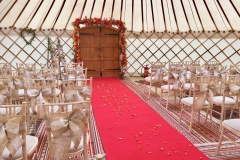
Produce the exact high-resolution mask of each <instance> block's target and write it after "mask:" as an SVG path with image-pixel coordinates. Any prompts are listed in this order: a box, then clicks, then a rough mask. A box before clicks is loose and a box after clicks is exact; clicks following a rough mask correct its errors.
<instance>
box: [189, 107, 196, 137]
mask: <svg viewBox="0 0 240 160" xmlns="http://www.w3.org/2000/svg"><path fill="white" fill-rule="evenodd" d="M194 113H195V110H194V108H193V106H192V114H191V120H190V125H189V132H190V133H191V132H192V124H193V119H194Z"/></svg>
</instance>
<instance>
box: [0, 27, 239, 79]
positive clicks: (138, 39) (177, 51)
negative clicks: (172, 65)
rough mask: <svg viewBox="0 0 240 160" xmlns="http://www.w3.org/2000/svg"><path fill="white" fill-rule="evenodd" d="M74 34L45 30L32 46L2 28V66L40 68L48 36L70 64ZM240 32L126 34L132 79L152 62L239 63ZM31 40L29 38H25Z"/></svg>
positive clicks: (13, 31)
mask: <svg viewBox="0 0 240 160" xmlns="http://www.w3.org/2000/svg"><path fill="white" fill-rule="evenodd" d="M71 35H72V31H66V30H64V31H63V30H61V31H60V30H58V31H55V30H45V31H40V30H37V31H36V38H35V39H34V41H33V42H32V44H31V45H26V43H25V42H24V40H23V39H22V38H21V37H20V30H19V29H12V28H6V29H5V28H2V29H1V30H0V56H1V57H0V63H5V62H9V63H11V64H12V66H13V67H16V63H21V62H25V63H36V64H37V67H40V66H41V64H46V63H47V62H48V60H49V59H50V55H48V44H47V37H50V38H51V39H53V40H55V39H56V37H59V38H60V40H61V44H62V45H63V51H64V53H65V54H66V56H65V59H66V61H67V62H70V61H71V60H72V59H73V57H74V55H73V50H72V44H73V40H72V38H71ZM239 37H240V33H238V32H220V33H219V32H196V33H191V32H187V33H180V34H174V33H140V34H134V33H131V32H127V33H126V41H127V56H128V72H127V75H129V76H140V75H141V72H142V68H143V65H146V64H150V62H152V61H157V60H160V61H166V62H169V61H174V62H177V61H182V62H185V61H190V60H200V63H201V64H204V63H205V62H207V61H218V62H220V63H221V64H222V65H227V66H228V67H229V66H230V65H234V64H240V61H239V59H240V40H239ZM27 38H30V37H29V36H28V35H26V39H27Z"/></svg>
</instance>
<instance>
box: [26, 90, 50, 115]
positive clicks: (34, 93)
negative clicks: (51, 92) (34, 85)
mask: <svg viewBox="0 0 240 160" xmlns="http://www.w3.org/2000/svg"><path fill="white" fill-rule="evenodd" d="M27 95H28V96H29V97H30V105H31V106H30V107H31V109H32V112H33V114H36V115H37V118H40V119H43V118H44V110H43V107H42V104H43V103H45V102H46V101H45V100H44V98H43V96H42V92H41V91H39V90H37V89H29V90H27ZM36 107H37V108H36Z"/></svg>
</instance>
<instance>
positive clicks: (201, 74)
mask: <svg viewBox="0 0 240 160" xmlns="http://www.w3.org/2000/svg"><path fill="white" fill-rule="evenodd" d="M208 74H209V71H208V70H205V69H204V70H201V69H196V74H195V76H205V75H208Z"/></svg>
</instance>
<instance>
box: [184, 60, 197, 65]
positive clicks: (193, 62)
mask: <svg viewBox="0 0 240 160" xmlns="http://www.w3.org/2000/svg"><path fill="white" fill-rule="evenodd" d="M185 66H200V60H198V61H185Z"/></svg>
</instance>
